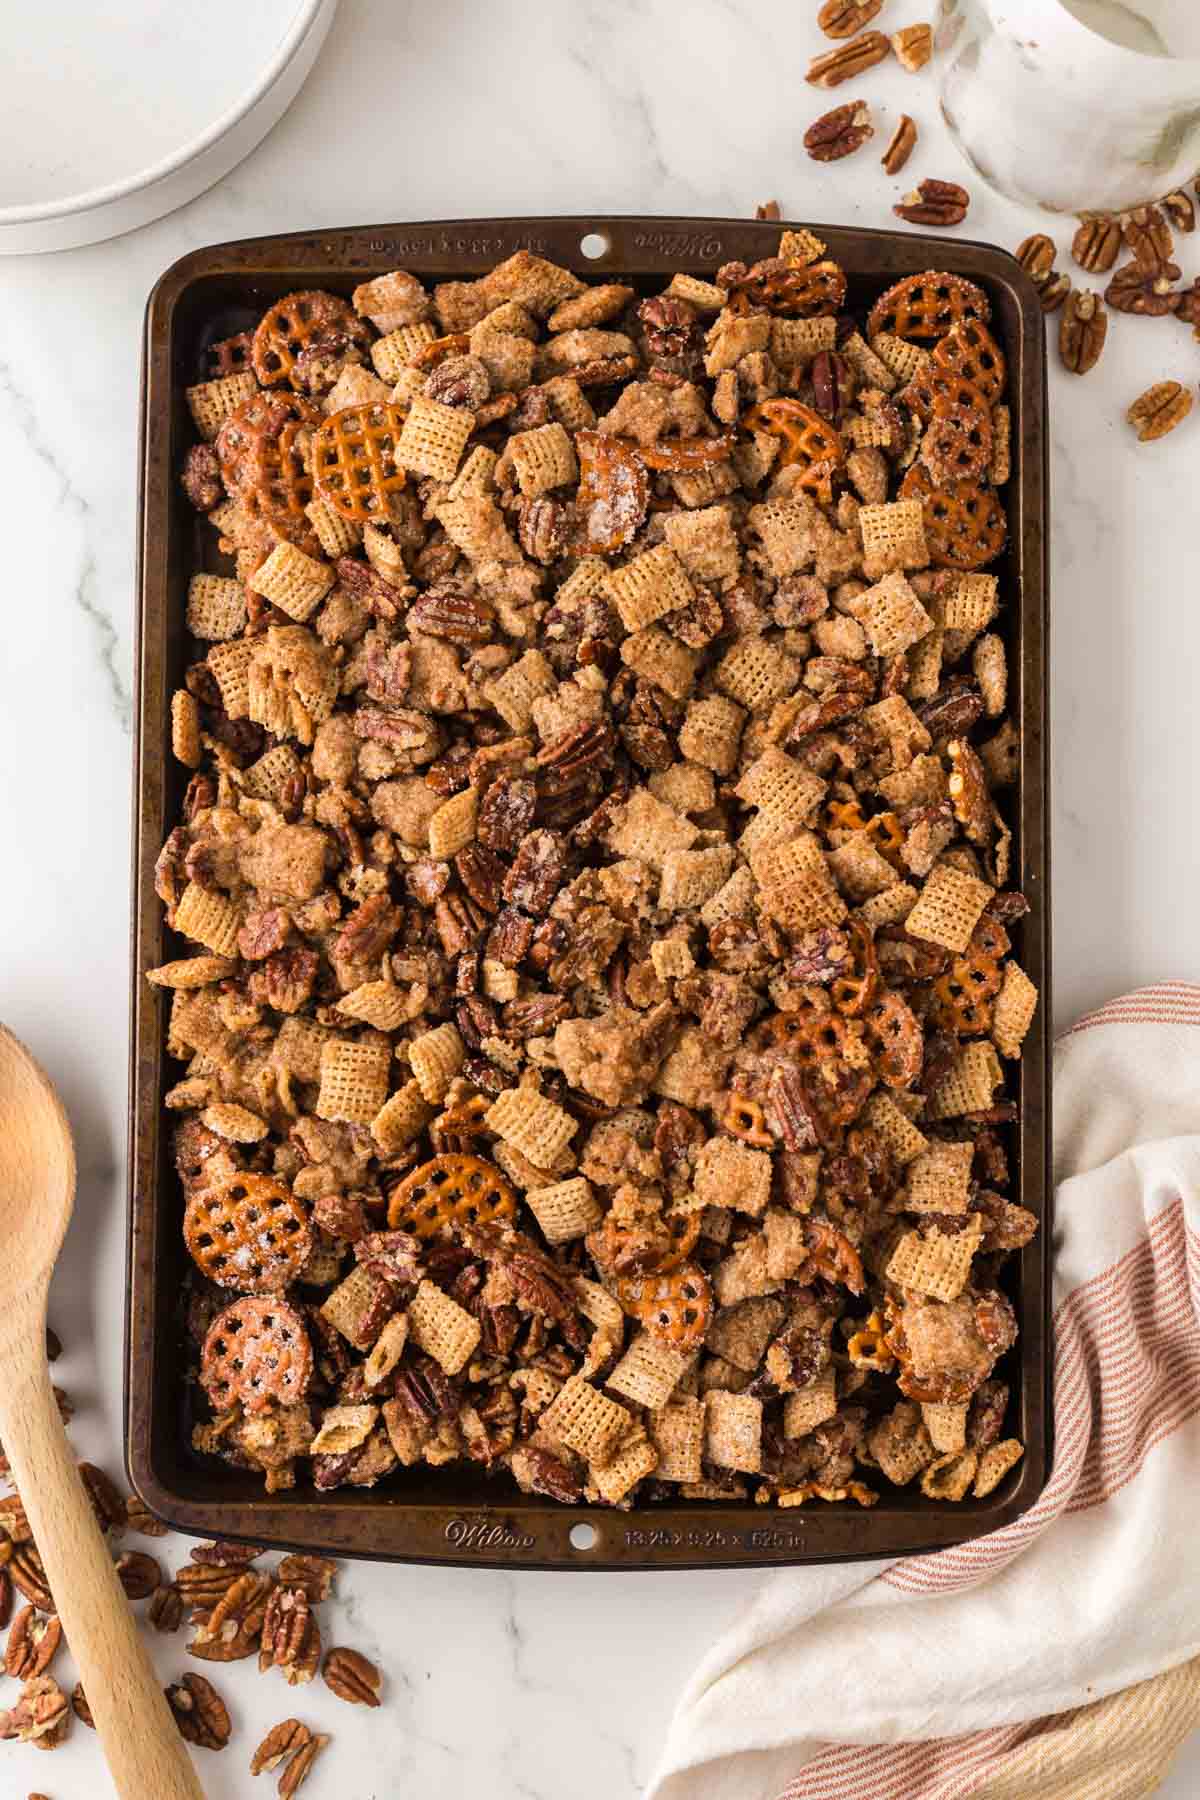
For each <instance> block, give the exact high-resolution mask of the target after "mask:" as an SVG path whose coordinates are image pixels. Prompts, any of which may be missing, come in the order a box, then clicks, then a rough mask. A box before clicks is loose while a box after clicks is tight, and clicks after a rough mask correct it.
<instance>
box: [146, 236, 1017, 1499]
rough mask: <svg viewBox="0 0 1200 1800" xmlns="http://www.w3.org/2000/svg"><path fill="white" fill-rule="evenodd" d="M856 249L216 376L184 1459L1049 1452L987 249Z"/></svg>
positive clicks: (283, 315)
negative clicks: (1018, 1430) (1032, 1267)
mask: <svg viewBox="0 0 1200 1800" xmlns="http://www.w3.org/2000/svg"><path fill="white" fill-rule="evenodd" d="M846 287H847V284H846V276H845V273H844V272H843V270H842V269H841V268H840V267H839V266H838V264H837V263H836V262H835V261H833V260H832V259H831V258H830V257H829V256H828V255H827V254H826V250H825V246H824V245H823V244H822V243H821V242H820V241H819V239H817V238H816V237H815V236H814V235H813V234H812V233H811V232H808V231H794V230H785V231H784V232H783V234H782V239H781V242H780V246H779V254H778V255H777V256H774V257H771V258H768V259H766V260H764V261H762V262H759V263H757V264H755V265H754V266H753V267H747V266H745V265H744V264H740V263H730V264H726V265H725V266H724V267H723V268H720V269H718V270H716V271H715V272H714V273H713V275H712V279H711V280H709V279H698V278H697V277H695V276H694V275H691V274H676V275H675V276H674V277H673V278H672V279H671V280H670V281H669V282H668V283H666V284H665V285H664V286H663V287H662V291H661V292H657V293H652V294H645V293H639V292H635V290H634V289H633V288H632V287H630V286H626V285H624V284H622V283H617V282H609V283H605V284H603V285H599V286H595V285H590V286H589V285H587V284H585V283H584V282H583V281H582V280H580V279H579V278H578V277H577V276H576V275H574V274H573V273H571V272H569V271H568V270H566V269H564V268H559V267H556V266H554V265H553V264H551V263H548V262H545V261H543V260H541V259H540V258H538V257H537V256H534V255H531V254H529V253H527V252H520V253H518V254H517V255H515V256H513V257H510V258H509V259H508V261H506V262H504V263H502V264H501V265H500V266H499V267H497V268H495V269H493V270H492V271H491V272H490V273H489V274H486V275H484V276H483V277H482V278H481V279H478V280H472V281H448V282H444V283H442V284H441V285H439V286H435V287H433V288H432V290H431V291H430V290H428V289H427V288H426V287H425V286H423V285H422V283H421V282H420V281H419V280H417V279H416V278H415V277H414V276H413V275H411V274H408V273H405V272H404V271H401V270H397V271H395V272H393V273H390V274H386V275H381V276H378V277H376V278H374V279H372V280H369V281H367V282H365V283H364V284H363V285H362V286H360V287H358V288H357V289H356V290H355V291H354V293H353V296H352V299H350V300H347V299H345V298H341V297H339V296H337V295H334V294H329V293H323V292H303V293H294V294H289V295H287V296H286V297H284V298H283V299H281V300H279V301H278V302H277V303H276V304H275V305H274V306H272V307H271V309H270V310H269V311H268V312H267V313H266V314H265V315H264V317H263V318H262V319H261V321H260V322H259V324H258V326H257V329H255V330H254V331H253V332H247V333H245V334H243V335H241V336H237V337H233V338H227V339H224V340H222V341H220V342H217V343H214V344H213V345H212V346H211V349H210V351H209V353H208V354H209V358H210V363H209V367H208V368H207V369H206V370H205V371H204V374H205V377H206V378H205V379H203V380H200V381H199V382H198V384H197V385H196V386H194V387H192V388H189V389H188V393H187V400H188V403H189V406H190V410H191V414H192V417H193V419H194V420H195V424H196V429H197V434H198V441H197V443H196V444H195V446H194V447H193V448H192V449H191V450H190V451H189V452H188V454H187V458H186V463H185V466H184V469H183V483H184V486H185V488H186V491H187V494H188V496H189V498H190V500H191V501H192V503H193V504H194V505H195V506H196V508H197V509H198V510H199V511H200V512H201V513H202V514H205V515H207V518H208V520H209V522H210V523H211V524H212V526H213V528H214V532H213V539H212V545H213V549H214V551H216V550H219V551H220V553H221V555H220V556H219V557H218V556H217V555H216V554H213V555H207V556H206V557H205V559H204V560H205V562H206V563H207V564H208V565H209V568H210V570H211V569H217V568H219V569H222V570H224V571H225V572H223V573H214V572H208V571H204V572H197V573H196V574H195V575H194V576H193V577H192V579H191V582H190V585H189V588H188V592H187V597H186V622H187V628H188V630H189V632H190V633H191V635H192V637H193V639H195V640H199V642H198V643H197V645H196V648H195V652H194V654H195V655H196V658H197V660H195V661H194V662H192V664H191V666H190V667H189V668H188V670H187V675H186V681H185V685H184V686H183V687H182V688H180V690H179V691H178V692H177V693H176V694H175V695H174V698H173V700H172V703H171V708H170V718H171V735H172V743H173V749H174V754H175V756H176V757H177V758H178V760H179V761H180V762H181V763H182V764H183V765H184V766H185V768H186V769H187V770H188V771H189V772H190V779H189V780H188V782H187V788H186V794H185V797H184V801H183V806H182V817H181V822H180V823H179V824H178V825H177V826H176V828H175V829H174V830H173V831H172V832H171V834H170V836H169V837H168V839H167V842H166V844H165V846H164V848H163V850H162V854H161V856H160V858H159V862H158V866H157V888H158V893H159V895H160V896H161V898H162V901H163V903H164V906H165V908H166V918H167V923H168V924H169V925H170V926H171V928H172V930H173V931H174V932H175V933H177V934H178V938H179V940H180V942H179V945H178V952H177V960H172V961H170V962H168V963H166V964H165V965H164V966H163V967H161V968H158V969H152V970H150V971H148V978H149V980H150V981H152V982H153V983H155V984H156V985H157V986H159V987H161V988H164V989H168V990H170V1008H169V1019H167V1020H165V1026H166V1031H167V1043H168V1049H169V1052H170V1055H171V1056H172V1057H173V1058H175V1059H177V1061H178V1062H180V1063H182V1064H183V1065H184V1069H183V1071H182V1074H181V1078H180V1079H179V1080H178V1081H177V1083H176V1085H175V1086H174V1087H172V1088H171V1090H170V1092H169V1093H168V1095H167V1097H166V1104H167V1106H168V1108H170V1110H171V1112H172V1114H173V1115H174V1119H175V1124H174V1137H173V1142H174V1157H175V1164H176V1167H177V1169H178V1172H179V1178H180V1182H181V1184H182V1190H183V1220H182V1229H183V1233H184V1238H185V1240H186V1244H187V1248H188V1251H189V1253H190V1256H191V1259H192V1262H193V1263H194V1265H195V1268H194V1273H193V1274H192V1275H191V1277H190V1287H189V1292H188V1296H187V1299H188V1331H189V1336H190V1340H191V1342H192V1345H193V1348H194V1356H193V1362H194V1369H195V1381H196V1383H197V1386H198V1391H197V1416H198V1417H199V1418H200V1420H201V1422H200V1423H198V1424H197V1425H196V1427H195V1431H194V1442H195V1445H196V1447H197V1449H198V1450H199V1451H200V1452H202V1453H205V1454H209V1455H212V1456H214V1457H218V1458H223V1459H224V1460H225V1461H226V1462H228V1463H232V1464H234V1465H236V1466H237V1467H239V1468H243V1469H253V1470H257V1471H260V1472H261V1473H262V1475H263V1477H264V1478H265V1483H266V1487H267V1490H268V1491H270V1492H276V1491H279V1490H283V1489H288V1488H291V1487H292V1486H294V1485H295V1484H297V1483H300V1484H303V1485H304V1486H311V1487H315V1488H316V1489H318V1490H328V1489H333V1488H337V1487H342V1486H346V1485H350V1486H355V1487H371V1486H373V1485H374V1484H375V1483H377V1482H384V1483H387V1482H388V1481H389V1479H390V1480H391V1481H392V1483H393V1484H394V1483H395V1482H396V1481H397V1480H402V1479H403V1477H402V1474H400V1475H398V1474H397V1471H398V1469H399V1470H402V1469H403V1468H408V1467H412V1466H414V1465H416V1464H420V1463H425V1464H429V1465H433V1466H440V1465H443V1464H447V1463H452V1462H456V1461H462V1460H464V1459H466V1460H469V1461H470V1462H473V1463H474V1464H476V1465H477V1466H478V1467H480V1468H481V1469H483V1470H487V1471H499V1470H505V1469H507V1470H509V1471H511V1474H512V1476H513V1477H514V1478H515V1481H516V1482H517V1484H518V1485H519V1486H520V1488H521V1489H523V1490H524V1491H526V1492H529V1493H535V1494H539V1495H547V1496H549V1497H551V1498H553V1499H555V1500H558V1501H561V1502H564V1503H566V1504H578V1503H581V1502H592V1503H595V1504H604V1505H610V1506H611V1505H620V1506H627V1505H629V1504H630V1503H632V1502H634V1501H637V1502H638V1503H639V1504H641V1503H648V1502H655V1501H660V1502H661V1501H667V1500H672V1501H673V1500H676V1499H679V1498H686V1499H698V1500H706V1499H716V1500H727V1499H730V1498H736V1497H742V1496H749V1495H750V1494H753V1497H754V1498H755V1499H756V1500H759V1501H763V1502H769V1501H775V1502H778V1504H780V1505H781V1506H790V1505H796V1504H800V1503H802V1502H804V1501H806V1500H810V1499H820V1500H845V1499H852V1500H855V1501H857V1502H859V1503H861V1504H862V1505H869V1504H871V1503H872V1502H873V1501H874V1500H875V1498H876V1497H877V1494H878V1492H879V1490H880V1488H881V1487H883V1486H886V1485H887V1484H893V1485H895V1486H897V1487H904V1486H907V1485H909V1484H911V1483H917V1484H918V1485H919V1487H920V1489H921V1491H922V1492H923V1493H924V1494H926V1495H928V1496H929V1497H931V1498H933V1499H936V1500H961V1499H962V1498H963V1497H964V1496H966V1495H968V1494H974V1495H976V1496H980V1495H983V1494H986V1493H989V1492H990V1491H991V1490H992V1489H993V1488H994V1487H995V1486H996V1485H997V1483H998V1482H999V1481H1000V1480H1001V1478H1002V1477H1003V1475H1004V1474H1005V1473H1006V1471H1007V1470H1008V1469H1010V1468H1011V1467H1012V1466H1013V1464H1014V1463H1015V1462H1016V1461H1017V1460H1018V1459H1019V1457H1020V1455H1021V1445H1020V1443H1019V1442H1018V1441H1017V1439H1016V1438H1014V1437H1012V1436H1006V1435H1005V1431H1006V1420H1007V1418H1008V1414H1009V1406H1008V1401H1009V1392H1008V1386H1007V1384H1006V1382H1005V1380H1004V1379H1003V1372H1001V1374H1000V1375H999V1376H998V1375H997V1374H996V1373H995V1371H996V1367H997V1364H998V1362H999V1361H1000V1359H1001V1358H1002V1357H1004V1355H1005V1353H1006V1352H1007V1351H1008V1350H1009V1349H1010V1348H1011V1346H1012V1344H1013V1342H1014V1339H1015V1337H1016V1320H1015V1316H1014V1312H1013V1307H1012V1304H1011V1302H1010V1300H1009V1298H1008V1297H1007V1296H1006V1294H1005V1292H1004V1291H1003V1288H1002V1285H1001V1270H1002V1268H1003V1265H1004V1264H1005V1262H1006V1260H1007V1259H1008V1258H1009V1257H1010V1256H1011V1254H1012V1252H1014V1251H1016V1250H1019V1249H1020V1248H1021V1246H1023V1245H1024V1244H1026V1243H1027V1242H1028V1241H1029V1240H1030V1238H1031V1237H1032V1236H1033V1234H1034V1232H1035V1229H1036V1225H1037V1221H1036V1220H1035V1218H1034V1216H1033V1215H1032V1214H1031V1213H1030V1212H1028V1211H1027V1210H1026V1209H1024V1208H1023V1207H1021V1206H1018V1205H1016V1204H1014V1203H1013V1202H1012V1201H1011V1200H1010V1199H1009V1198H1008V1197H1007V1190H1008V1187H1009V1182H1010V1170H1009V1161H1008V1154H1007V1150H1006V1143H1007V1142H1008V1139H1009V1138H1010V1137H1011V1133H1008V1132H1006V1130H1005V1127H1006V1126H1007V1125H1008V1124H1009V1123H1010V1122H1011V1121H1012V1120H1013V1119H1014V1118H1015V1117H1016V1107H1015V1104H1014V1103H1013V1101H1012V1100H1011V1099H1010V1098H1009V1097H1007V1094H1006V1071H1005V1063H1006V1062H1010V1061H1013V1060H1014V1059H1016V1058H1017V1057H1018V1056H1019V1054H1020V1048H1021V1041H1022V1038H1023V1037H1024V1035H1025V1033H1026V1031H1027V1029H1028V1027H1029V1024H1030V1021H1031V1018H1032V1016H1033V1013H1034V1009H1035V1005H1036V999H1037V996H1036V991H1035V989H1034V987H1033V984H1032V983H1031V982H1030V981H1029V979H1028V978H1027V977H1026V975H1025V974H1024V973H1023V972H1022V970H1021V968H1020V967H1019V965H1018V964H1017V962H1016V961H1014V960H1013V957H1012V955H1011V954H1010V951H1011V945H1010V937H1009V932H1010V929H1011V928H1012V927H1013V923H1014V921H1015V920H1017V919H1019V918H1020V917H1021V915H1022V914H1023V913H1024V912H1025V911H1026V910H1027V907H1026V902H1025V900H1024V899H1023V897H1022V896H1021V894H1020V893H1019V892H1018V891H1017V890H1016V888H1015V886H1014V875H1013V866H1012V864H1013V858H1012V833H1011V829H1010V826H1009V824H1008V823H1006V821H1005V817H1004V812H1003V810H1002V808H1001V806H998V804H997V795H1001V796H1003V793H1004V790H1006V789H1009V790H1011V788H1012V784H1013V783H1014V781H1015V779H1016V773H1017V760H1016V747H1017V735H1016V731H1015V728H1014V725H1013V722H1012V720H1011V718H1010V717H1009V715H1008V712H1007V688H1008V671H1007V664H1006V651H1005V642H1004V638H1003V636H1002V633H1001V629H1000V620H1001V615H1002V612H1003V608H1004V604H1005V601H1006V599H1007V596H1006V595H1005V594H1003V593H1002V591H1001V582H1002V579H1003V578H1002V577H1001V576H998V575H997V574H995V573H988V572H987V569H988V565H990V564H992V563H993V562H994V561H995V560H996V559H997V557H999V555H1000V553H1001V551H1002V550H1003V548H1004V545H1005V539H1006V532H1007V523H1006V515H1005V510H1004V506H1003V503H1002V500H1001V493H1002V490H1003V484H1004V482H1005V481H1006V479H1007V476H1008V472H1009V411H1008V407H1007V406H1006V404H1005V380H1006V376H1005V358H1004V354H1003V351H1002V349H1001V347H1000V345H999V344H998V343H997V342H996V340H995V339H994V337H993V336H992V334H991V332H990V330H989V313H990V309H989V303H988V300H987V297H986V295H985V294H984V293H983V292H982V291H981V290H980V289H979V288H978V287H976V286H974V285H973V284H972V283H971V282H969V281H966V280H963V279H961V278H959V277H956V276H953V275H947V274H942V273H937V272H928V273H924V274H919V275H913V276H910V277H908V278H907V279H905V280H902V281H900V282H898V283H897V284H896V285H895V286H893V287H892V288H890V289H888V290H887V292H885V293H882V294H880V295H879V296H878V297H877V298H874V300H873V304H871V303H870V302H868V303H867V305H866V306H865V307H864V308H863V309H862V310H855V311H853V312H851V311H848V310H847V301H846ZM197 373H200V371H197ZM181 603H182V596H181Z"/></svg>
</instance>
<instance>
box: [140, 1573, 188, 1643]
mask: <svg viewBox="0 0 1200 1800" xmlns="http://www.w3.org/2000/svg"><path fill="white" fill-rule="evenodd" d="M146 1617H147V1619H149V1621H150V1623H151V1625H153V1627H154V1629H155V1631H178V1630H179V1627H180V1626H181V1625H182V1624H183V1595H182V1594H181V1593H180V1591H179V1589H178V1588H177V1587H176V1586H175V1583H174V1582H169V1583H168V1584H167V1585H166V1586H165V1587H160V1588H159V1589H157V1591H156V1592H155V1593H154V1594H153V1595H152V1596H151V1600H150V1604H149V1606H148V1607H147V1608H146Z"/></svg>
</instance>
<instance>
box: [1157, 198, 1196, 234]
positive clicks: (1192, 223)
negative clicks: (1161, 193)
mask: <svg viewBox="0 0 1200 1800" xmlns="http://www.w3.org/2000/svg"><path fill="white" fill-rule="evenodd" d="M1160 204H1161V206H1162V209H1163V211H1164V213H1166V215H1167V218H1168V219H1169V220H1170V221H1171V223H1172V225H1173V226H1174V227H1175V229H1176V231H1182V232H1183V233H1184V235H1185V236H1186V235H1187V233H1188V232H1191V231H1195V229H1196V207H1195V204H1194V202H1193V200H1192V197H1191V195H1190V194H1185V193H1184V191H1183V189H1182V188H1176V189H1175V191H1174V192H1173V193H1170V194H1168V195H1167V196H1166V198H1165V199H1164V200H1162V201H1161V202H1160Z"/></svg>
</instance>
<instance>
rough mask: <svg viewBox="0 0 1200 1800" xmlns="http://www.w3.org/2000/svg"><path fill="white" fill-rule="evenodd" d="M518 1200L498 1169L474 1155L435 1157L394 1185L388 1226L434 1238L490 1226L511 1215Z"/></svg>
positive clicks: (390, 1200)
mask: <svg viewBox="0 0 1200 1800" xmlns="http://www.w3.org/2000/svg"><path fill="white" fill-rule="evenodd" d="M516 1210H517V1197H516V1195H515V1194H514V1193H513V1190H512V1188H511V1187H510V1186H509V1185H508V1183H507V1181H505V1179H504V1177H503V1175H502V1174H501V1173H500V1171H499V1169H497V1168H495V1167H494V1165H493V1164H492V1163H490V1162H484V1161H483V1159H482V1157H478V1156H435V1157H434V1158H433V1159H432V1161H430V1162H427V1163H422V1164H421V1166H420V1168H418V1169H414V1170H413V1171H412V1173H411V1174H410V1175H406V1176H405V1177H404V1180H403V1181H400V1182H397V1184H396V1186H395V1187H394V1188H393V1189H392V1191H391V1193H390V1194H389V1196H388V1225H389V1226H390V1227H391V1229H392V1230H393V1231H411V1232H412V1234H413V1236H414V1237H418V1238H429V1237H435V1236H436V1235H437V1234H438V1233H439V1232H441V1231H446V1230H450V1231H453V1230H454V1228H455V1227H456V1226H459V1225H491V1224H494V1223H495V1222H496V1220H498V1219H505V1220H507V1219H512V1218H514V1217H515V1216H516Z"/></svg>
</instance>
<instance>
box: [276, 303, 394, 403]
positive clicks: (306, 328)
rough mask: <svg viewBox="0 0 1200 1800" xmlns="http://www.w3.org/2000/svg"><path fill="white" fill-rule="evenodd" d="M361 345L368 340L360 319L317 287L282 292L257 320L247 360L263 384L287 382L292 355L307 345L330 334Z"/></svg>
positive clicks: (350, 309)
mask: <svg viewBox="0 0 1200 1800" xmlns="http://www.w3.org/2000/svg"><path fill="white" fill-rule="evenodd" d="M335 334H336V335H337V336H339V337H346V338H349V340H350V342H351V343H353V344H360V345H362V346H363V347H364V348H365V347H366V345H367V343H368V342H369V341H370V333H369V332H368V330H367V328H366V326H365V325H364V324H363V321H362V320H361V319H360V318H359V316H358V314H357V313H356V312H355V310H354V308H353V307H352V306H351V305H350V304H349V302H348V301H346V300H342V299H339V297H338V296H337V295H336V294H326V293H324V292H323V291H322V289H320V288H307V289H305V290H304V291H303V292H302V293H298V294H285V295H284V297H283V299H282V300H278V301H276V303H275V305H274V306H273V307H272V308H271V309H270V311H269V312H265V313H264V314H263V316H262V318H261V319H260V320H259V323H258V329H257V330H256V332H255V333H254V344H253V348H252V350H251V353H250V355H251V361H252V362H253V364H254V373H255V374H256V375H257V376H258V379H259V381H260V382H261V383H262V385H263V386H264V387H274V386H275V384H276V383H277V382H280V381H289V380H290V379H291V374H292V370H293V368H294V367H295V363H296V358H297V357H298V356H299V354H300V352H301V351H302V350H304V349H306V348H307V347H308V345H309V344H311V343H314V342H316V341H317V340H318V339H320V338H326V337H330V336H333V335H335Z"/></svg>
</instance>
